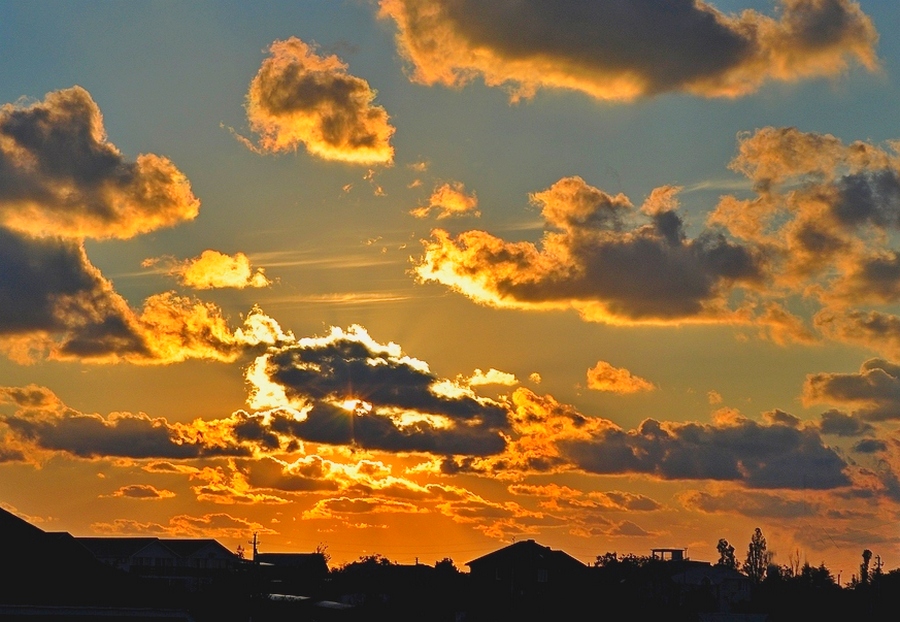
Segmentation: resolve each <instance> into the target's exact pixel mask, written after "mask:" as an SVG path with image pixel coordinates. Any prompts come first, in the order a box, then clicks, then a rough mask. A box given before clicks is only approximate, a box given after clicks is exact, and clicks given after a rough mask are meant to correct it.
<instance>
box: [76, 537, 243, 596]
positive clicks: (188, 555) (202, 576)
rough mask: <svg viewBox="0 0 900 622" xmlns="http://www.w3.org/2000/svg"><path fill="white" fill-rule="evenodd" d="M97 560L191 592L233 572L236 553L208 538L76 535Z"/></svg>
mask: <svg viewBox="0 0 900 622" xmlns="http://www.w3.org/2000/svg"><path fill="white" fill-rule="evenodd" d="M75 541H76V542H78V543H79V544H81V545H82V546H83V547H84V548H85V549H87V550H88V551H90V553H91V554H92V555H93V556H94V557H95V558H96V559H98V560H99V561H101V562H103V563H105V564H107V565H109V566H112V567H113V568H117V569H119V570H122V571H124V572H127V573H129V574H132V575H137V576H140V577H144V578H148V579H153V580H155V581H158V582H162V583H164V584H166V585H169V586H172V587H175V586H177V587H181V588H183V589H186V590H188V591H191V592H196V591H199V590H202V589H203V588H205V587H207V586H209V585H211V584H212V583H213V582H215V580H216V579H217V578H222V577H224V576H225V575H227V574H228V573H229V572H231V571H233V570H234V569H235V568H236V567H237V566H238V564H239V562H240V559H239V558H238V556H237V555H235V554H234V553H232V552H231V551H229V550H228V549H227V548H225V547H224V546H223V545H221V544H219V543H218V542H217V541H216V540H212V539H208V538H195V539H179V538H171V539H170V538H166V539H162V538H153V537H143V538H128V537H87V538H75Z"/></svg>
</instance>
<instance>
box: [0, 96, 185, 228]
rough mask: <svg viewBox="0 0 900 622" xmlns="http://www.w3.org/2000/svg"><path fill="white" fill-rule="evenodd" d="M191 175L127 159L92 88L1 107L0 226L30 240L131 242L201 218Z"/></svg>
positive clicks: (154, 159)
mask: <svg viewBox="0 0 900 622" xmlns="http://www.w3.org/2000/svg"><path fill="white" fill-rule="evenodd" d="M199 206H200V202H199V201H198V200H197V199H196V197H194V195H193V194H192V193H191V188H190V184H189V183H188V181H187V179H186V178H185V176H184V175H183V174H182V173H181V172H180V171H178V169H176V168H175V166H174V165H173V164H172V163H171V162H170V161H169V160H167V159H166V158H163V157H160V156H156V155H153V154H145V155H141V156H138V158H137V160H136V161H135V162H128V161H126V160H125V159H124V157H123V156H122V154H121V153H120V152H119V151H118V150H117V149H116V148H115V146H113V145H112V144H111V143H109V142H107V140H106V131H105V130H104V129H103V117H102V115H101V114H100V109H99V108H98V107H97V104H95V103H94V101H93V100H92V99H91V96H90V95H89V94H88V92H87V91H85V90H84V89H82V88H81V87H77V86H75V87H72V88H70V89H65V90H61V91H54V92H52V93H49V94H47V96H46V99H45V100H44V101H43V102H38V103H35V104H32V105H30V106H19V105H15V104H5V105H4V106H2V107H0V223H2V224H3V225H5V226H7V227H10V228H12V229H15V230H18V231H23V232H27V233H29V234H32V235H46V236H54V237H56V236H65V237H70V238H76V239H82V238H85V237H93V238H129V237H132V236H134V235H137V234H139V233H145V232H148V231H153V230H155V229H159V228H161V227H168V226H172V225H174V224H177V223H179V222H181V221H184V220H190V219H193V218H194V217H196V216H197V213H198V209H199Z"/></svg>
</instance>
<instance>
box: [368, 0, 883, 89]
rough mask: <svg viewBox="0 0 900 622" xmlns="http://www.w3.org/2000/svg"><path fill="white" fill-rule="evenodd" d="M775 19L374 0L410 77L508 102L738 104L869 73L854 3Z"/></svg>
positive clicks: (699, 11)
mask: <svg viewBox="0 0 900 622" xmlns="http://www.w3.org/2000/svg"><path fill="white" fill-rule="evenodd" d="M778 8H779V18H778V19H775V18H772V17H769V16H766V15H763V14H761V13H758V12H757V11H754V10H751V9H747V10H744V11H742V12H741V13H739V14H736V15H727V14H724V13H722V12H720V11H718V10H717V9H716V8H715V7H713V6H712V5H710V4H707V3H701V2H696V1H695V0H677V1H675V2H672V1H671V0H638V1H635V2H590V3H584V2H579V1H578V0H558V1H556V2H549V3H548V2H541V1H540V0H523V1H519V2H515V3H509V2H480V1H479V0H380V12H379V14H380V16H381V17H383V18H390V19H392V20H393V21H394V22H395V24H396V26H397V34H396V41H397V47H398V49H399V51H400V53H401V54H402V55H403V57H404V58H405V59H406V60H407V61H408V62H409V63H410V65H411V66H412V74H411V79H412V80H414V81H415V82H418V83H421V84H427V85H433V84H443V85H447V86H462V85H464V84H466V83H468V82H470V81H472V80H473V79H475V78H481V79H483V80H484V82H485V84H487V85H488V86H506V87H507V88H508V89H509V91H510V93H511V96H512V98H513V100H517V99H519V98H523V97H531V96H532V95H534V93H535V92H536V91H537V90H538V89H541V88H553V89H569V90H576V91H581V92H583V93H586V94H588V95H590V96H592V97H596V98H598V99H605V100H631V99H634V98H637V97H641V96H650V95H655V94H658V93H663V92H670V91H681V92H688V93H692V94H695V95H700V96H704V97H737V96H741V95H746V94H749V93H753V92H754V91H756V90H757V89H759V88H760V87H761V86H762V85H763V84H764V83H765V82H768V81H771V80H776V81H786V82H794V81H797V80H801V79H805V78H811V77H818V76H833V75H837V74H839V73H842V72H843V71H844V70H845V69H846V68H847V66H848V64H849V63H850V62H852V61H855V62H857V63H860V64H861V65H863V66H865V67H866V68H868V69H870V70H874V69H875V68H876V67H877V58H876V54H875V50H874V48H875V44H876V42H877V38H878V36H877V33H876V31H875V27H874V26H873V25H872V22H871V19H870V18H869V17H868V16H867V15H865V14H864V13H863V12H862V10H861V9H860V8H859V5H858V4H857V3H856V2H852V1H851V0H781V1H780V2H779V7H778Z"/></svg>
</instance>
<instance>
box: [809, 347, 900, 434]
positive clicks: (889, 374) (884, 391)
mask: <svg viewBox="0 0 900 622" xmlns="http://www.w3.org/2000/svg"><path fill="white" fill-rule="evenodd" d="M803 400H804V402H805V403H807V404H815V403H823V402H824V403H829V404H838V405H849V406H855V407H856V408H857V409H858V413H857V414H858V416H861V417H862V418H864V419H870V420H888V419H890V420H893V419H900V365H898V364H897V363H892V362H890V361H886V360H884V359H869V360H868V361H866V362H865V363H863V364H862V366H861V367H860V369H859V371H858V372H855V373H849V374H843V373H824V372H823V373H816V374H810V375H808V376H807V377H806V381H805V383H804V385H803ZM826 421H828V422H829V424H830V426H831V427H832V428H833V429H835V430H836V431H837V430H840V431H844V430H846V431H847V432H851V431H852V432H856V433H863V432H868V431H869V429H870V428H868V427H865V424H863V423H862V422H854V423H852V424H850V421H848V419H847V418H846V416H841V415H838V414H830V415H828V417H827V419H826V416H825V415H823V426H824V425H825V424H826Z"/></svg>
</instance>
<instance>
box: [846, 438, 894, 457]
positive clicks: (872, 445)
mask: <svg viewBox="0 0 900 622" xmlns="http://www.w3.org/2000/svg"><path fill="white" fill-rule="evenodd" d="M887 448H888V446H887V443H886V442H884V441H882V440H879V439H877V438H864V439H861V440H860V441H858V442H857V443H856V444H855V445H853V451H856V452H859V453H861V454H876V453H881V452H884V451H887Z"/></svg>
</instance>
